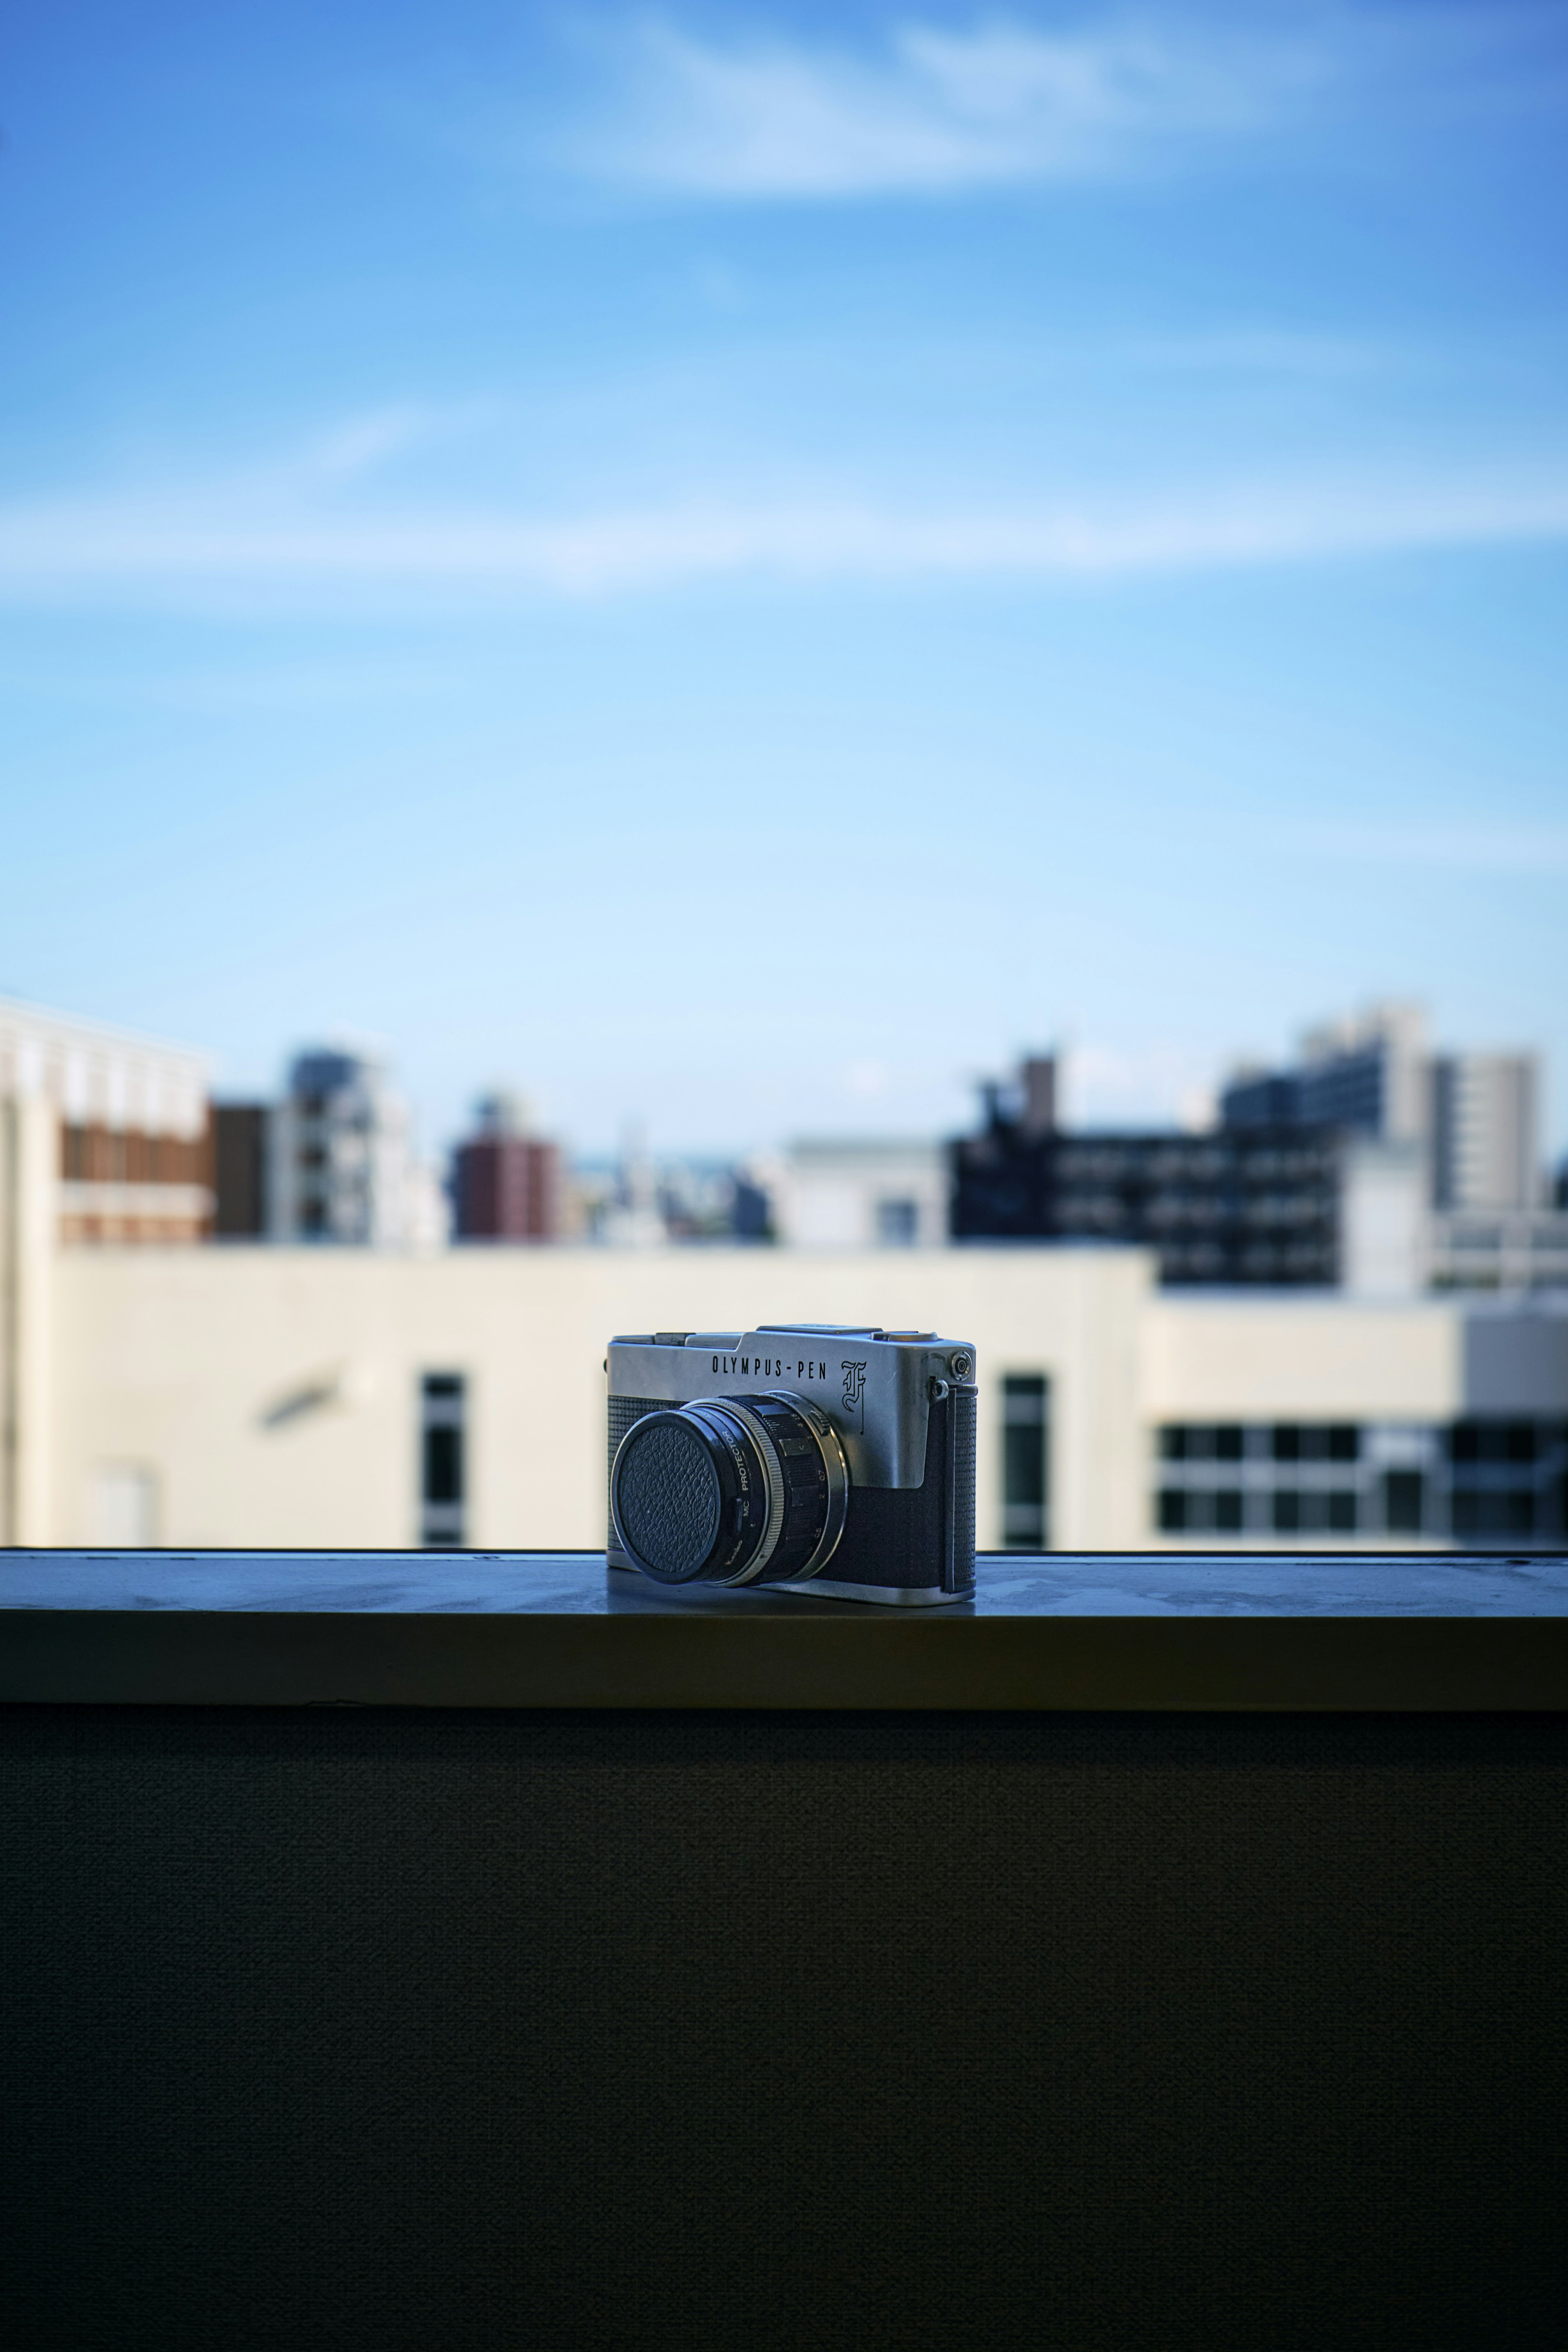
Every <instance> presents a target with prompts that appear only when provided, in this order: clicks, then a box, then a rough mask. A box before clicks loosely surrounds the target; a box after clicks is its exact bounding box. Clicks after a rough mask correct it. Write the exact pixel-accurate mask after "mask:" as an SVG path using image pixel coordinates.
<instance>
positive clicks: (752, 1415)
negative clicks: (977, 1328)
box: [605, 1323, 975, 1604]
mask: <svg viewBox="0 0 1568 2352" xmlns="http://www.w3.org/2000/svg"><path fill="white" fill-rule="evenodd" d="M605 1369H606V1370H607V1371H608V1373H609V1387H610V1393H609V1424H610V1429H609V1436H610V1444H609V1461H610V1496H609V1503H610V1532H609V1541H608V1544H607V1546H606V1549H605V1558H606V1559H607V1561H608V1563H609V1565H610V1567H611V1568H613V1569H622V1570H636V1571H638V1572H640V1573H641V1574H642V1575H643V1576H645V1577H647V1578H649V1579H651V1580H652V1581H653V1582H654V1583H656V1584H660V1585H665V1586H673V1585H683V1586H685V1585H698V1586H710V1585H760V1586H765V1587H768V1588H770V1589H772V1588H780V1589H785V1590H790V1591H798V1590H801V1589H805V1590H807V1591H812V1592H815V1593H823V1594H826V1595H827V1596H829V1597H830V1598H833V1599H836V1600H845V1601H895V1602H904V1603H917V1604H918V1603H921V1602H924V1603H927V1604H931V1603H937V1604H940V1603H941V1602H942V1601H960V1600H963V1599H965V1598H967V1597H968V1595H970V1594H971V1593H973V1590H974V1401H975V1387H974V1350H973V1348H971V1347H968V1346H965V1345H963V1343H962V1342H960V1341H957V1340H953V1339H939V1338H938V1337H937V1335H936V1333H935V1332H934V1331H884V1330H881V1329H879V1328H874V1327H872V1326H871V1325H869V1324H866V1325H862V1324H837V1323H834V1324H827V1323H763V1324H760V1325H759V1326H758V1327H757V1328H756V1329H755V1330H754V1331H654V1332H648V1333H642V1334H638V1335H632V1336H628V1337H626V1338H622V1339H612V1340H611V1341H610V1349H609V1356H608V1359H607V1361H606V1367H605Z"/></svg>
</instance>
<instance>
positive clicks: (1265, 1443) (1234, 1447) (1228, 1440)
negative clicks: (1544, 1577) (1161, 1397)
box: [1159, 1420, 1568, 1475]
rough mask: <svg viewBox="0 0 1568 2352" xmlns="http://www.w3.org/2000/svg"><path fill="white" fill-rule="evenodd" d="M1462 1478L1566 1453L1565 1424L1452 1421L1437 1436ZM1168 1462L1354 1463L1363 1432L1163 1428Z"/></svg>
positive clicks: (1287, 1424) (1325, 1425)
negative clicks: (1483, 1468) (1481, 1469)
mask: <svg viewBox="0 0 1568 2352" xmlns="http://www.w3.org/2000/svg"><path fill="white" fill-rule="evenodd" d="M1436 1437H1437V1439H1438V1442H1439V1443H1440V1444H1441V1446H1442V1449H1443V1452H1444V1454H1446V1456H1447V1459H1448V1460H1449V1461H1450V1462H1451V1463H1452V1464H1453V1465H1455V1467H1456V1470H1457V1471H1458V1473H1459V1474H1460V1475H1463V1473H1464V1470H1465V1467H1466V1465H1470V1464H1476V1465H1492V1464H1510V1463H1511V1464H1520V1465H1533V1464H1536V1463H1539V1462H1542V1461H1544V1460H1546V1459H1547V1458H1548V1457H1549V1456H1550V1455H1552V1454H1555V1453H1557V1452H1558V1451H1559V1450H1560V1449H1562V1448H1563V1447H1568V1422H1559V1421H1502V1420H1496V1421H1493V1420H1487V1421H1480V1420H1471V1421H1456V1422H1454V1423H1451V1424H1450V1425H1449V1426H1448V1427H1447V1428H1446V1429H1443V1430H1441V1431H1439V1432H1436ZM1159 1444H1160V1455H1161V1459H1162V1460H1163V1461H1166V1462H1244V1461H1252V1462H1257V1461H1273V1462H1356V1461H1359V1460H1360V1459H1361V1457H1362V1451H1363V1446H1362V1431H1361V1428H1360V1426H1359V1425H1358V1424H1357V1423H1354V1422H1339V1421H1331V1422H1293V1421H1276V1422H1235V1421H1232V1422H1201V1421H1200V1422H1192V1421H1178V1422H1167V1423H1165V1425H1164V1426H1163V1428H1162V1430H1161V1431H1160V1437H1159Z"/></svg>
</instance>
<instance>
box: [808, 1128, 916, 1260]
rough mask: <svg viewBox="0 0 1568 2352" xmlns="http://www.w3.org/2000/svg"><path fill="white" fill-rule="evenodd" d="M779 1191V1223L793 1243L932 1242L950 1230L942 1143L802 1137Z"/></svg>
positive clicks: (910, 1245)
mask: <svg viewBox="0 0 1568 2352" xmlns="http://www.w3.org/2000/svg"><path fill="white" fill-rule="evenodd" d="M947 1193H948V1180H947V1171H946V1167H945V1164H944V1159H943V1153H942V1146H941V1145H940V1144H936V1143H925V1142H916V1141H908V1140H900V1139H889V1138H865V1139H854V1138H850V1139H846V1140H844V1141H841V1142H839V1141H815V1140H806V1141H804V1142H799V1143H795V1144H792V1145H791V1146H790V1148H789V1150H787V1151H786V1152H785V1154H784V1159H783V1160H782V1162H781V1163H780V1165H779V1167H778V1169H777V1171H776V1173H775V1175H774V1179H773V1222H774V1230H775V1231H776V1233H777V1234H778V1238H779V1240H780V1241H781V1242H783V1243H784V1244H785V1245H786V1246H787V1247H789V1248H791V1249H827V1250H836V1249H845V1250H867V1249H922V1248H924V1249H929V1248H931V1246H933V1245H934V1244H937V1243H939V1242H942V1241H943V1240H945V1239H946V1237H947Z"/></svg>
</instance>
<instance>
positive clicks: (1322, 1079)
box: [1220, 1004, 1431, 1144]
mask: <svg viewBox="0 0 1568 2352" xmlns="http://www.w3.org/2000/svg"><path fill="white" fill-rule="evenodd" d="M1429 1088H1430V1080H1429V1075H1428V1065H1427V1056H1426V1023H1425V1020H1424V1017H1423V1015H1422V1013H1421V1012H1420V1010H1419V1008H1418V1007H1417V1006H1415V1005H1410V1004H1378V1005H1373V1007H1372V1008H1371V1009H1370V1010H1369V1011H1368V1012H1366V1013H1361V1014H1357V1015H1354V1016H1352V1018H1350V1019H1348V1020H1344V1021H1332V1022H1324V1023H1323V1024H1321V1025H1320V1026H1319V1027H1318V1028H1316V1029H1312V1030H1309V1032H1308V1033H1307V1035H1306V1036H1305V1038H1304V1039H1303V1040H1302V1048H1301V1059H1300V1063H1299V1064H1297V1065H1296V1066H1295V1067H1294V1068H1291V1069H1286V1070H1244V1071H1240V1072H1238V1073H1237V1076H1235V1077H1234V1078H1233V1079H1232V1080H1231V1082H1230V1084H1229V1085H1228V1086H1227V1087H1226V1089H1225V1091H1224V1093H1223V1095H1222V1096H1221V1098H1220V1119H1221V1123H1222V1125H1224V1126H1225V1127H1227V1128H1232V1127H1236V1128H1240V1127H1321V1128H1332V1129H1337V1130H1338V1131H1339V1132H1340V1133H1341V1134H1345V1135H1365V1136H1372V1137H1374V1138H1375V1139H1377V1140H1378V1141H1379V1142H1383V1143H1416V1144H1419V1143H1425V1142H1426V1140H1427V1139H1428V1136H1429V1132H1430V1122H1431V1108H1430V1092H1429Z"/></svg>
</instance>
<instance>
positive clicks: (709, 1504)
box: [616, 1412, 724, 1584]
mask: <svg viewBox="0 0 1568 2352" xmlns="http://www.w3.org/2000/svg"><path fill="white" fill-rule="evenodd" d="M723 1507H724V1496H723V1490H722V1487H721V1483H720V1477H719V1470H718V1466H717V1465H716V1464H715V1462H714V1459H713V1455H712V1452H711V1449H710V1445H709V1444H708V1442H707V1440H706V1439H705V1437H704V1435H703V1433H702V1432H701V1431H700V1429H699V1428H697V1427H696V1426H695V1425H694V1423H691V1422H689V1421H688V1420H687V1419H686V1418H685V1417H684V1416H683V1415H682V1414H680V1413H678V1412H653V1413H649V1414H647V1417H646V1418H645V1419H644V1420H642V1421H639V1422H637V1423H634V1425H633V1427H632V1428H631V1429H630V1430H629V1431H628V1432H627V1433H626V1440H625V1442H624V1444H623V1445H622V1447H621V1450H620V1453H619V1454H618V1455H617V1456H616V1515H617V1517H619V1519H620V1523H621V1527H622V1529H623V1530H624V1532H625V1536H626V1543H627V1545H628V1547H629V1549H631V1551H632V1552H633V1554H634V1555H635V1557H636V1558H637V1559H638V1560H640V1561H641V1563H642V1565H643V1566H644V1567H645V1568H646V1569H647V1570H648V1571H649V1572H650V1574H652V1575H654V1576H658V1577H662V1578H664V1579H665V1580H666V1581H668V1582H669V1583H671V1584H679V1583H683V1582H684V1581H685V1580H686V1579H687V1578H689V1577H694V1576H697V1575H699V1574H700V1572H701V1570H703V1569H704V1568H705V1567H706V1566H707V1564H708V1561H709V1559H710V1556H711V1554H712V1551H713V1548H714V1546H715V1544H716V1543H717V1542H718V1539H719V1528H720V1520H721V1515H722V1511H723Z"/></svg>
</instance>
